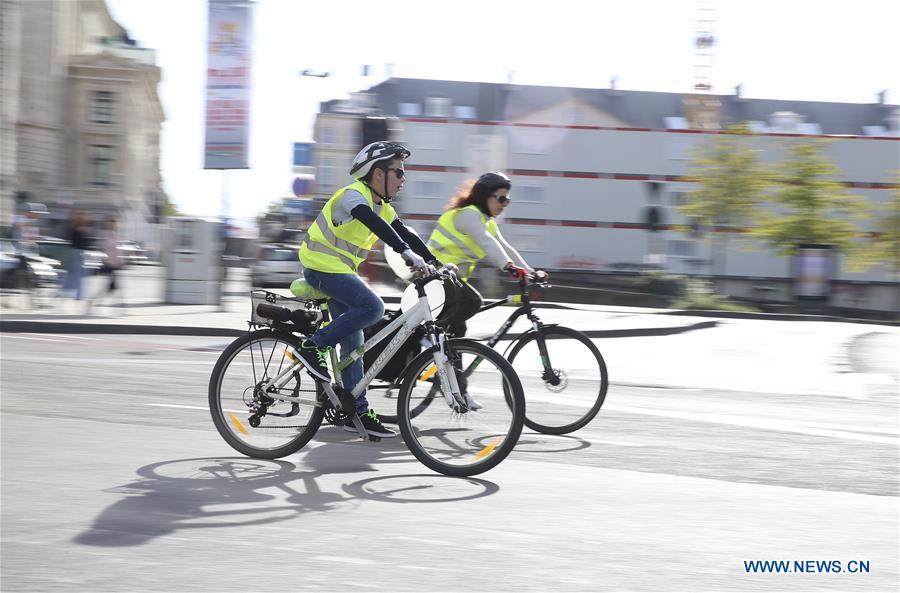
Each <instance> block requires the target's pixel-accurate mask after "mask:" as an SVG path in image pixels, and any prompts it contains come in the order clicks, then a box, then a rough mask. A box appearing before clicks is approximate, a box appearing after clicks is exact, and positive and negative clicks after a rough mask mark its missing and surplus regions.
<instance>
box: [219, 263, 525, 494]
mask: <svg viewBox="0 0 900 593" xmlns="http://www.w3.org/2000/svg"><path fill="white" fill-rule="evenodd" d="M444 278H452V272H450V271H449V270H446V269H441V270H439V271H438V273H436V274H433V275H430V276H423V277H419V278H416V279H414V280H413V286H414V287H415V290H416V294H417V295H418V301H417V302H416V303H415V305H413V306H412V307H410V308H409V309H408V310H405V311H404V312H403V314H402V315H400V316H399V317H397V318H396V319H395V320H394V321H393V322H392V323H390V324H389V325H388V326H387V327H385V328H384V329H382V330H381V331H380V332H378V333H377V334H376V335H375V336H373V337H371V338H370V339H369V340H367V341H366V342H365V344H363V346H361V347H360V348H358V349H357V350H356V351H354V352H352V353H350V354H349V356H345V357H344V358H343V359H342V360H338V357H337V353H336V351H335V350H334V349H332V350H331V353H330V360H329V367H330V371H331V376H332V378H333V381H334V383H331V384H328V383H324V382H320V381H316V380H314V379H313V378H312V376H311V375H309V374H308V373H307V372H306V371H305V369H304V365H303V363H302V362H301V360H300V358H299V357H298V356H297V354H296V352H297V349H298V348H299V344H300V340H301V338H300V336H303V335H310V334H312V333H313V332H314V331H315V330H316V329H317V328H318V327H319V326H320V325H321V324H324V323H328V322H329V320H330V314H329V308H328V296H327V295H325V294H324V293H321V292H319V291H317V290H315V289H314V288H312V287H311V286H309V284H307V283H306V282H305V281H302V280H298V281H296V282H294V284H293V285H292V286H291V291H292V292H293V294H294V295H295V297H296V298H289V297H284V296H281V295H278V294H275V293H271V292H268V291H264V290H255V291H253V292H252V293H251V302H252V317H251V321H250V322H249V323H250V331H248V333H247V334H245V335H243V336H241V337H240V338H238V339H236V340H235V341H234V342H232V343H231V344H230V345H229V346H228V347H227V348H226V349H225V351H224V352H223V353H222V355H221V356H220V357H219V360H218V361H217V362H216V366H215V368H214V369H213V373H212V377H211V378H210V382H209V408H210V412H211V413H212V419H213V423H214V424H215V426H216V429H217V430H218V431H219V434H221V435H222V437H223V438H224V439H225V441H226V442H227V443H228V444H229V445H231V446H232V447H233V448H234V449H235V450H237V451H239V452H240V453H242V454H244V455H247V456H249V457H255V458H263V459H276V458H279V457H284V456H286V455H290V454H292V453H294V452H296V451H298V450H300V449H301V448H302V447H303V446H304V445H306V443H308V442H309V440H310V439H311V438H312V437H313V436H314V435H315V434H316V431H318V430H319V427H320V426H321V424H322V422H323V421H326V422H327V423H329V424H333V425H336V426H343V425H344V424H347V423H350V424H352V425H353V426H354V427H355V428H356V430H357V433H358V435H359V437H360V438H361V439H368V440H372V441H377V440H380V439H378V438H377V437H369V436H368V434H367V433H366V431H365V429H364V428H363V425H362V423H361V421H360V419H359V417H358V416H357V414H356V398H357V397H358V396H359V395H360V394H361V393H362V392H363V390H364V389H366V387H367V386H368V385H369V383H370V382H372V381H373V380H374V378H375V376H376V375H377V374H378V373H379V371H380V370H381V369H382V368H383V367H384V365H385V364H387V363H388V361H390V360H391V358H392V357H393V356H394V354H395V353H396V352H397V350H398V349H400V348H401V347H402V345H403V343H404V342H405V341H406V339H407V338H408V337H409V336H410V335H411V334H412V333H413V332H414V331H415V330H416V329H417V328H418V327H419V326H424V329H425V335H426V338H427V340H428V344H430V346H429V347H427V348H425V349H424V350H423V351H422V352H421V353H420V354H419V355H418V356H416V357H415V358H414V359H413V360H411V361H410V362H409V364H407V365H406V368H405V369H404V371H403V373H402V377H403V379H402V381H401V384H400V390H399V393H398V399H397V411H398V423H399V425H400V433H401V435H402V436H403V440H404V441H405V442H406V445H407V447H409V449H410V451H411V452H412V454H413V455H414V456H415V457H416V458H417V459H418V460H419V461H421V462H422V463H423V464H425V465H426V466H427V467H429V468H430V469H432V470H434V471H436V472H439V473H442V474H445V475H450V476H472V475H476V474H479V473H482V472H485V471H487V470H489V469H491V468H493V467H494V466H496V465H497V464H498V463H500V462H501V461H503V459H504V458H506V456H507V455H509V453H510V452H511V451H512V449H513V447H515V445H516V442H517V441H518V439H519V435H520V433H521V431H522V425H523V423H524V417H525V398H524V396H523V393H522V385H521V383H520V381H519V378H518V377H517V375H516V373H515V371H514V370H513V368H512V366H511V365H510V364H509V362H507V361H506V360H505V359H504V358H503V357H502V356H501V355H500V354H498V353H497V352H496V351H494V350H493V349H491V348H489V347H488V346H485V345H483V344H480V343H478V342H476V341H474V340H469V339H465V338H463V339H449V338H446V337H445V334H444V332H443V331H442V330H441V329H440V327H438V326H437V325H436V324H435V322H434V317H433V311H432V308H431V305H430V304H429V300H428V298H427V296H426V293H425V286H426V285H427V284H428V283H430V282H433V281H437V282H438V283H440V282H441V281H442V280H443V279H444ZM395 331H396V334H395V335H393V336H392V334H394V332H395ZM388 337H390V342H388V344H387V346H386V347H385V348H384V351H383V352H382V353H381V354H380V355H379V356H378V357H377V358H376V360H375V361H374V364H373V365H372V366H370V368H369V369H368V370H367V371H366V373H365V375H364V376H363V378H362V379H361V380H360V382H359V384H357V385H355V386H353V387H352V389H348V388H347V387H346V386H344V385H343V384H342V382H341V378H340V376H341V370H343V369H344V368H346V367H347V366H348V365H350V364H351V363H352V362H353V361H356V360H359V359H360V358H362V357H363V356H364V355H365V353H366V351H368V350H370V349H372V348H373V347H375V346H376V345H377V344H379V343H380V342H382V341H384V340H386V339H387V338H388ZM475 360H480V361H481V362H480V364H479V365H478V368H477V371H476V372H473V373H471V374H469V375H468V376H464V375H463V373H462V369H466V368H468V367H469V365H470V364H471V363H472V361H475Z"/></svg>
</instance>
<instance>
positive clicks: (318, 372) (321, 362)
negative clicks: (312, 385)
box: [297, 340, 331, 383]
mask: <svg viewBox="0 0 900 593" xmlns="http://www.w3.org/2000/svg"><path fill="white" fill-rule="evenodd" d="M297 356H298V357H299V358H300V362H302V363H303V364H304V365H305V366H306V370H307V371H308V372H309V374H310V375H312V376H313V378H315V379H318V380H320V381H325V382H326V383H331V375H330V374H329V373H328V366H327V363H328V348H319V347H318V346H316V345H315V344H314V343H313V341H312V340H303V341H302V342H300V347H299V348H297Z"/></svg>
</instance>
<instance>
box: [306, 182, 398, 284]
mask: <svg viewBox="0 0 900 593" xmlns="http://www.w3.org/2000/svg"><path fill="white" fill-rule="evenodd" d="M349 189H353V190H356V191H358V192H359V193H361V194H362V195H363V197H365V198H366V201H367V202H368V203H369V207H370V208H372V210H373V211H374V212H375V213H376V214H378V216H380V217H381V218H382V220H384V221H385V222H387V223H388V224H391V223H392V222H393V221H394V219H395V218H397V213H396V212H395V211H394V208H393V207H392V206H391V205H390V204H388V203H387V202H384V201H382V202H381V205H380V207H379V206H376V205H375V201H374V200H373V199H372V190H371V189H369V186H367V185H366V184H365V183H363V182H362V181H357V182H355V183H351V184H350V185H348V186H346V187H342V188H341V189H339V190H337V191H336V192H335V193H334V195H333V196H331V199H329V200H328V201H327V202H326V203H325V207H324V208H322V212H320V213H319V216H318V217H317V218H316V220H315V221H314V222H313V223H312V224H311V225H310V227H309V230H308V231H307V233H306V237H305V238H304V239H303V242H302V243H301V244H300V262H301V263H302V264H303V266H304V267H306V268H309V269H311V270H318V271H319V272H328V273H330V274H356V273H357V269H358V268H359V264H361V263H362V262H363V261H365V259H366V256H367V255H369V250H370V249H371V248H372V245H374V244H375V241H377V240H378V235H376V234H375V233H373V232H372V231H371V230H370V229H369V227H367V226H366V225H364V224H363V223H361V222H360V221H358V220H356V219H355V218H354V219H353V220H351V221H350V222H346V223H344V224H342V225H336V224H335V223H334V220H333V217H332V212H333V211H334V206H335V204H337V203H338V201H339V200H340V199H341V198H342V197H343V196H344V193H345V192H346V191H347V190H349Z"/></svg>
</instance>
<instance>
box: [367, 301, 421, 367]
mask: <svg viewBox="0 0 900 593" xmlns="http://www.w3.org/2000/svg"><path fill="white" fill-rule="evenodd" d="M399 316H400V311H385V312H384V316H383V317H382V318H381V319H380V320H379V321H378V322H377V323H375V325H372V326H370V327H367V328H366V329H364V330H363V335H364V336H365V339H366V340H368V339H369V338H371V337H372V336H374V335H375V334H377V333H378V332H380V331H381V330H383V329H384V328H385V327H387V326H388V324H389V323H390V322H392V321H393V320H394V319H396V318H397V317H399ZM397 331H399V330H397ZM396 335H397V332H396V331H395V332H393V333H392V334H391V335H390V336H388V337H387V338H385V339H384V340H382V341H381V342H379V343H378V344H376V345H375V347H374V348H372V349H371V350H369V351H368V352H366V354H365V357H364V358H363V361H364V363H365V366H366V370H367V371H368V370H369V369H370V368H371V367H372V364H373V363H374V362H375V359H377V358H378V357H379V356H380V355H381V353H382V352H384V349H385V348H386V347H387V345H388V344H390V342H391V340H393V339H394V336H396ZM423 335H425V332H424V330H423V329H422V328H421V327H419V328H417V329H416V331H414V332H413V333H412V334H411V335H410V336H409V338H407V339H406V341H405V342H403V344H402V345H401V346H400V349H399V350H397V352H396V353H395V354H394V356H393V357H391V359H390V360H389V361H388V363H387V364H386V365H385V366H384V368H383V369H381V371H380V372H379V373H378V374H377V375H375V376H376V377H377V378H378V379H381V380H382V381H394V380H396V379H397V378H399V377H400V373H401V372H403V369H404V368H405V367H406V365H407V364H408V363H409V362H410V361H411V360H412V359H413V358H415V357H416V355H417V354H419V352H421V351H422V344H421V342H420V340H421V339H422V336H423Z"/></svg>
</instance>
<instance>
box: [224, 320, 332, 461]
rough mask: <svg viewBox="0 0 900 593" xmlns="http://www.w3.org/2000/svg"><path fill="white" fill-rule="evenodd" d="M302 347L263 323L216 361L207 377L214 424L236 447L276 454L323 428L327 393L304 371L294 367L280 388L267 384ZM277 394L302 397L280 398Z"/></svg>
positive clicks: (246, 452) (297, 447) (252, 454)
mask: <svg viewBox="0 0 900 593" xmlns="http://www.w3.org/2000/svg"><path fill="white" fill-rule="evenodd" d="M298 347H299V340H298V339H297V338H296V337H295V336H293V335H291V334H288V333H282V332H275V331H273V330H271V329H263V330H259V331H254V332H251V333H248V334H246V335H244V336H241V337H240V338H238V339H237V340H235V341H234V342H232V343H231V344H230V345H229V346H228V347H227V348H226V349H225V351H224V352H223V353H222V355H221V356H220V357H219V360H218V361H217V362H216V366H215V368H214V369H213V373H212V376H211V377H210V380H209V411H210V413H211V414H212V420H213V424H215V426H216V430H218V431H219V434H220V435H222V438H224V439H225V441H226V442H227V443H228V444H229V445H231V446H232V447H233V448H234V449H235V450H236V451H239V452H240V453H243V454H244V455H247V456H248V457H255V458H260V459H277V458H279V457H284V456H286V455H290V454H291V453H294V452H296V451H298V450H300V449H301V448H302V447H303V446H304V445H306V443H308V442H309V440H310V439H311V438H312V437H313V435H315V434H316V431H317V430H318V429H319V425H320V424H321V423H322V417H323V409H322V405H321V403H322V402H323V401H324V399H325V395H324V393H323V391H322V388H321V386H320V385H319V384H318V383H317V382H316V381H314V380H313V379H312V378H311V377H310V376H309V375H308V374H307V373H306V372H305V371H303V370H299V371H294V372H293V373H292V375H291V376H290V379H289V380H288V382H287V383H286V384H284V385H283V386H282V387H280V388H277V389H274V388H273V389H271V390H269V391H264V388H263V386H264V384H265V383H266V382H267V381H268V380H269V379H271V378H273V377H276V376H277V375H278V374H279V373H281V372H282V371H283V370H285V369H287V368H289V367H290V365H291V364H292V360H291V353H292V352H294V351H295V350H296V349H297V348H298ZM279 395H286V396H291V397H299V398H300V399H301V400H302V401H301V402H300V403H297V402H289V401H282V400H279V399H277V396H279Z"/></svg>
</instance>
